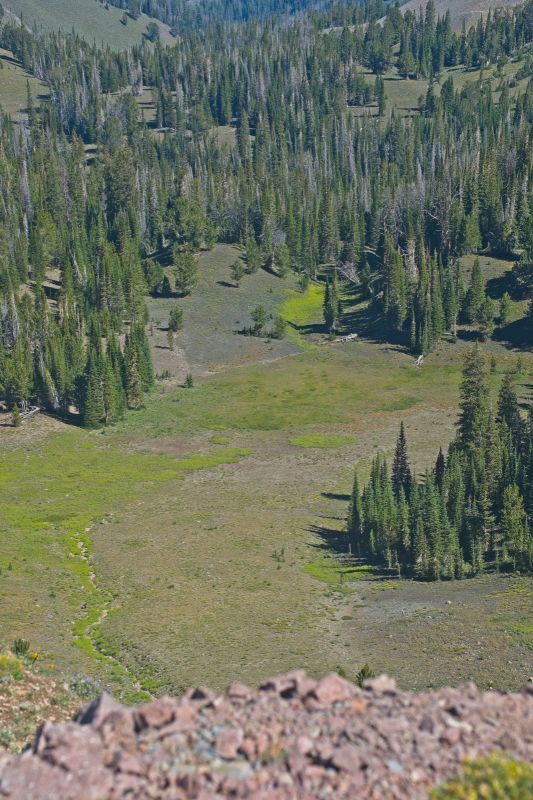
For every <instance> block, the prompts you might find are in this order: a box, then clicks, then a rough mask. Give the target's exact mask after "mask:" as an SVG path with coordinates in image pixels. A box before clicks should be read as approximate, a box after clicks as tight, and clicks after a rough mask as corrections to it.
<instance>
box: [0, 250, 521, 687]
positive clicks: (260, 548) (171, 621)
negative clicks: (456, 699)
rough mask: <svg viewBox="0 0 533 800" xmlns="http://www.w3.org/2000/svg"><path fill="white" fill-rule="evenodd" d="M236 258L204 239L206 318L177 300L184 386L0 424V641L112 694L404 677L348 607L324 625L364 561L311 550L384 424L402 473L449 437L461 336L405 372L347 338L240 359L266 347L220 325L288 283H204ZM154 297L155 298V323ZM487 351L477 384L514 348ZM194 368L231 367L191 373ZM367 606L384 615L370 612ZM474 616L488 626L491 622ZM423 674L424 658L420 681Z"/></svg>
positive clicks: (397, 357)
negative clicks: (97, 410)
mask: <svg viewBox="0 0 533 800" xmlns="http://www.w3.org/2000/svg"><path fill="white" fill-rule="evenodd" d="M238 252H239V251H236V250H235V249H234V248H228V247H221V248H218V249H217V248H215V250H214V251H212V252H211V253H209V254H204V255H203V256H202V266H201V270H202V276H201V280H202V282H203V289H202V291H205V292H206V294H207V295H208V296H209V297H210V306H209V310H208V311H206V307H205V306H204V307H203V308H202V304H201V303H200V298H197V299H195V298H194V297H193V298H191V299H190V301H187V300H186V301H182V302H183V303H184V304H188V305H185V308H186V313H185V330H184V331H183V332H180V334H179V335H178V337H177V339H178V347H179V349H180V351H183V352H185V353H186V354H187V358H188V359H189V363H188V364H187V365H186V368H187V369H191V370H192V371H193V372H195V378H196V380H195V388H194V389H192V390H186V389H183V388H179V387H177V386H176V385H172V383H171V382H165V383H162V384H160V385H159V387H158V389H157V390H156V391H155V392H154V393H153V394H152V395H151V396H150V398H148V401H147V403H146V407H145V408H144V409H142V410H140V411H139V412H136V413H131V414H129V415H127V417H126V418H125V420H123V421H122V422H121V423H120V424H118V425H116V426H115V427H114V428H113V429H109V430H107V431H106V432H105V434H104V435H102V434H98V433H96V434H95V433H91V434H85V433H83V432H81V431H77V430H70V431H67V432H63V433H48V434H45V433H43V435H37V434H38V432H39V430H40V428H39V426H40V425H42V424H43V423H44V419H42V420H39V419H37V420H35V425H34V423H32V425H34V428H33V430H35V431H36V435H35V436H34V438H32V437H31V436H30V431H31V430H32V428H31V426H29V425H25V426H23V428H22V429H19V430H8V429H4V430H3V431H2V432H1V434H0V435H2V437H3V438H4V441H5V443H6V448H5V450H4V454H3V456H2V458H1V460H0V492H1V494H2V499H3V500H4V498H5V508H6V513H7V517H6V519H7V533H8V534H9V535H8V536H7V537H6V542H7V546H6V547H5V548H4V549H3V551H2V556H1V559H0V568H1V569H2V574H1V575H0V600H1V603H2V608H1V609H0V622H1V624H2V627H3V629H4V630H6V631H8V641H9V640H11V639H12V638H15V636H24V638H27V639H29V640H30V641H32V642H36V644H37V646H39V647H43V648H46V649H47V650H50V651H51V652H52V653H53V654H54V656H53V657H54V661H56V662H57V663H58V664H60V665H61V667H63V668H64V669H66V670H67V671H69V670H70V671H84V672H93V673H97V674H98V675H101V676H102V677H103V679H104V680H105V681H106V682H109V683H110V684H111V685H112V686H113V688H114V689H115V691H117V692H118V693H122V694H126V695H127V696H129V697H130V698H132V694H131V691H130V690H131V685H132V683H133V681H134V679H138V680H139V681H140V684H141V686H142V687H143V688H144V689H147V690H149V691H152V692H160V691H179V690H180V689H182V688H184V687H185V686H188V685H190V684H193V683H208V684H211V685H213V686H214V687H215V688H221V687H222V686H224V684H226V683H227V682H228V681H230V680H231V679H235V678H241V679H243V680H246V681H248V682H250V683H256V682H258V681H260V680H261V679H262V678H264V677H265V676H267V675H268V674H272V673H274V672H278V671H280V670H285V669H289V668H292V667H295V666H301V667H305V668H306V669H308V670H309V671H310V672H312V673H314V674H318V673H323V672H325V671H327V670H329V669H332V668H335V667H336V666H337V665H341V666H343V667H345V668H347V673H348V674H349V675H351V672H350V665H352V664H353V665H357V664H359V665H360V663H362V662H363V661H365V660H367V661H368V662H369V663H370V664H371V665H372V666H373V667H374V668H378V667H379V668H380V669H381V668H384V669H389V671H391V672H393V673H394V674H397V675H398V677H399V678H400V679H401V680H402V681H403V683H404V684H406V685H409V683H408V681H409V680H410V678H409V673H408V671H407V670H406V667H405V664H406V660H405V661H404V659H403V657H402V658H398V659H396V658H395V657H394V658H393V657H392V656H391V654H390V653H389V651H388V650H387V649H386V650H385V651H383V652H381V651H380V650H379V648H376V646H375V645H374V644H373V643H370V642H369V639H368V638H367V634H368V632H369V631H372V630H374V631H375V628H376V626H375V622H374V621H373V617H372V616H370V617H369V619H368V620H366V621H363V623H364V624H363V626H362V630H363V631H364V632H365V635H364V636H363V638H356V637H355V636H354V631H353V627H350V626H349V625H347V624H344V623H348V622H350V620H349V619H348V618H349V617H352V618H353V620H352V622H353V626H357V631H359V627H358V626H359V623H360V620H361V617H360V614H361V613H362V611H361V607H360V605H359V606H356V607H355V608H352V607H350V608H348V609H344V610H345V611H346V612H347V613H345V614H343V616H344V617H345V619H344V620H343V621H342V623H341V619H342V617H340V616H339V613H338V612H339V611H341V609H336V608H333V610H331V608H330V606H331V605H332V604H333V605H335V604H337V605H338V603H340V602H344V601H345V600H346V598H347V596H348V595H349V594H353V591H354V588H353V587H351V586H350V584H351V583H353V582H354V581H355V579H357V581H358V586H361V587H363V586H364V581H362V580H360V578H362V577H363V575H364V569H362V568H357V570H356V572H348V573H345V572H344V569H345V567H344V566H343V565H342V563H337V562H335V561H333V560H331V561H329V560H327V559H325V555H326V554H327V553H329V552H331V551H332V549H334V548H336V549H337V550H338V548H339V540H340V538H342V537H340V536H339V531H340V530H341V529H342V527H343V524H344V518H345V515H346V507H347V501H348V499H349V491H350V488H351V481H352V476H353V466H354V461H357V463H358V467H359V469H360V475H361V479H362V480H363V479H364V477H365V475H366V473H367V470H368V466H369V464H370V461H371V459H372V457H373V456H374V455H375V453H376V452H377V451H378V450H383V451H385V452H387V453H388V454H390V453H391V450H392V448H393V446H394V442H395V440H396V436H397V433H398V427H399V422H400V419H404V420H405V424H406V429H407V436H408V441H409V445H410V452H411V456H412V463H413V466H414V467H415V469H416V470H417V471H418V472H423V470H424V469H425V468H426V467H427V466H429V465H431V464H432V463H433V461H434V458H435V455H436V453H437V451H438V447H439V445H443V446H446V444H447V442H448V441H449V440H450V438H451V437H452V436H453V433H454V423H455V415H456V403H457V391H458V384H459V380H460V365H461V354H462V345H461V344H458V345H457V346H449V345H443V347H442V348H441V349H440V350H439V351H438V352H436V353H434V354H432V355H431V356H429V357H428V358H427V359H426V363H425V364H424V367H423V368H422V369H419V370H417V369H415V368H414V366H413V359H412V358H411V357H409V356H407V355H405V354H404V353H402V352H401V351H400V350H399V349H397V348H395V347H391V346H387V345H378V344H375V343H371V342H367V341H364V340H363V339H360V340H358V341H357V342H351V343H349V344H337V345H334V346H331V347H320V348H315V349H314V350H312V351H306V352H304V353H300V354H298V355H294V357H291V358H283V359H280V358H278V360H276V361H274V362H272V363H260V364H257V363H255V364H250V363H249V361H250V360H252V359H259V360H260V361H266V360H267V359H268V358H269V357H272V358H274V357H278V356H279V355H280V354H282V353H283V352H284V351H283V350H273V351H272V350H269V349H268V348H269V347H270V345H269V343H267V342H264V341H261V340H259V341H258V340H255V339H253V338H252V337H242V336H239V335H238V334H236V333H234V331H233V330H232V322H231V321H232V320H235V317H237V320H240V321H241V323H242V322H243V321H245V319H246V318H245V313H246V309H247V308H248V304H249V302H251V301H252V299H253V301H254V303H253V304H254V305H256V304H257V302H258V299H257V298H258V295H256V294H255V292H256V290H257V289H259V288H260V289H261V295H260V296H261V298H262V297H266V298H267V300H269V301H270V303H271V306H270V308H271V312H270V313H272V314H274V313H275V311H276V303H277V304H281V303H283V302H284V301H287V300H289V301H292V300H294V299H295V297H296V293H295V295H294V296H293V297H291V296H289V297H287V293H286V291H285V289H286V287H285V285H284V283H283V282H282V281H280V280H279V279H278V278H276V277H275V276H272V275H269V274H268V273H262V272H261V273H257V274H256V275H251V276H246V278H245V279H244V281H243V287H242V290H241V289H235V288H233V287H231V286H228V285H221V283H220V281H223V280H224V279H225V278H226V277H227V275H228V272H229V266H230V264H231V263H232V261H233V260H234V259H235V257H236V255H238ZM270 289H272V292H270V291H269V290H270ZM302 297H305V296H303V295H300V294H298V296H297V301H298V303H301V298H302ZM159 302H160V301H153V303H154V305H153V306H152V308H153V309H155V308H156V304H157V303H159ZM172 302H174V301H169V303H172ZM196 304H197V305H196ZM306 304H307V300H304V306H305V305H306ZM318 305H320V306H321V303H320V304H316V305H315V308H317V307H318ZM278 307H279V306H278ZM168 308H169V305H167V304H166V302H165V303H163V301H161V305H160V306H159V309H160V313H161V324H162V327H163V324H164V318H163V315H164V313H168ZM300 310H301V309H300ZM298 313H299V312H298ZM237 315H238V316H237ZM206 318H209V321H210V325H211V321H213V326H214V329H215V332H214V333H213V336H211V327H209V329H208V330H207V332H206V329H205V325H206V322H205V321H206ZM296 318H299V319H302V318H304V319H305V315H304V314H303V313H302V316H299V317H298V314H297V315H296ZM307 319H309V317H307ZM154 339H155V341H153V344H154V348H156V347H157V342H158V340H157V338H156V337H155V336H154ZM206 340H207V341H206ZM235 342H237V343H238V345H237V346H238V349H234V348H235ZM241 343H242V344H241ZM284 346H287V347H288V349H287V350H286V351H285V353H296V352H297V350H296V348H295V347H294V345H290V347H289V346H288V345H287V343H285V344H284ZM490 346H491V347H494V348H495V349H494V352H495V354H496V357H497V369H498V375H496V376H493V378H492V379H491V380H492V384H493V389H495V388H496V385H497V381H498V380H499V376H500V375H501V372H502V371H503V369H505V368H508V367H509V366H512V364H513V363H514V362H515V360H516V355H515V354H513V353H507V352H506V351H505V350H504V348H503V347H502V346H501V345H497V344H492V345H490ZM217 347H218V348H219V349H218V350H216V348H217ZM213 350H216V352H212V351H213ZM207 359H209V361H207ZM523 359H524V366H525V370H526V373H525V374H524V378H523V379H522V383H521V385H520V391H521V394H522V395H523V394H524V393H527V392H528V391H529V388H528V379H527V377H526V374H527V371H528V370H530V369H531V367H532V366H533V360H532V359H531V357H530V356H529V355H528V354H524V355H523ZM208 364H211V365H212V366H213V368H214V367H218V368H220V367H221V365H225V364H226V365H227V364H229V365H230V366H232V367H234V368H232V369H226V370H224V371H220V372H218V373H217V374H211V375H206V373H207V369H206V366H207V365H208ZM202 374H203V376H204V377H202ZM317 434H318V435H319V437H320V438H319V439H318V440H317V439H316V438H315V437H316V435H317ZM300 437H303V438H300ZM335 437H342V441H343V443H344V442H345V443H346V445H347V446H346V447H344V446H340V439H338V438H335ZM290 440H299V441H300V442H304V443H305V444H306V445H308V444H309V443H313V444H316V443H317V441H319V442H321V443H322V444H323V443H325V442H327V443H328V444H331V442H332V441H334V442H335V443H336V444H337V445H339V446H335V447H323V446H322V447H315V446H313V447H309V446H303V447H302V446H296V447H295V446H294V445H292V444H290ZM17 443H18V444H17ZM348 444H350V446H348ZM248 454H249V455H248ZM95 523H96V524H95ZM86 528H89V529H90V530H88V531H87V530H86ZM84 553H85V554H86V556H87V557H88V558H90V561H85V560H84V558H83V554H84ZM348 569H350V568H348ZM339 570H341V572H339ZM91 571H94V573H95V576H96V577H95V579H94V580H93V579H92V577H91ZM341 577H342V581H343V586H344V581H345V580H346V586H344V588H343V589H342V590H340V589H339V587H340V585H341ZM317 579H318V580H317ZM468 583H469V585H473V583H472V582H468ZM432 590H435V591H437V590H436V589H435V587H432ZM361 591H364V589H361ZM357 592H359V589H357ZM371 594H372V596H379V597H383V598H385V597H387V596H388V594H393V595H394V597H395V601H394V602H395V604H396V606H394V605H393V609H394V608H397V607H398V605H399V604H401V603H403V597H404V596H405V589H404V588H403V587H402V588H401V589H398V588H396V589H395V591H394V592H390V593H389V592H388V590H387V588H384V589H383V591H381V592H372V593H371ZM339 598H340V599H339ZM352 599H353V598H352ZM325 601H327V603H328V607H325V606H324V605H323V603H324V602H325ZM480 608H481V609H482V608H483V606H482V604H481V606H480ZM104 612H108V613H107V615H106V616H104ZM506 614H507V618H508V619H509V625H511V624H513V623H516V622H517V619H518V621H519V622H520V621H521V619H523V617H521V618H518V617H517V616H516V609H515V607H514V606H513V607H512V608H511V609H509V610H508V611H506ZM387 615H388V616H386V617H385V620H388V618H389V616H391V615H392V616H391V618H394V613H393V612H391V611H390V609H388V610H387ZM476 615H477V616H475V620H477V621H476V622H475V624H474V623H473V624H472V631H475V632H476V633H479V630H480V628H481V624H482V623H481V619H482V610H479V611H476ZM417 619H418V618H417ZM380 624H381V623H380ZM386 624H388V622H387V623H386ZM417 624H418V623H417ZM486 624H488V625H489V626H490V629H491V631H492V630H493V629H494V630H497V631H498V632H499V633H501V626H499V624H497V623H492V622H490V623H487V622H486V620H485V619H483V625H486ZM394 630H395V629H394V628H393V627H391V630H390V634H392V635H393V638H394V636H395V633H394ZM399 630H404V629H403V628H402V627H401V626H400V627H399ZM421 630H422V628H421ZM390 634H387V635H390ZM368 635H370V634H368ZM474 635H475V633H474V632H472V636H474ZM509 637H510V640H512V641H513V642H515V641H517V638H518V637H517V634H511V633H510V634H509ZM495 638H496V637H494V638H491V639H490V646H491V647H493V649H494V652H495V653H497V652H498V651H497V648H494V641H495ZM413 641H414V642H415V645H413V647H414V650H411V649H410V650H409V653H408V655H409V657H410V658H411V659H412V658H419V657H420V658H421V660H422V661H424V663H425V664H426V666H427V664H429V666H430V668H431V669H433V666H434V665H435V663H436V662H437V660H439V662H440V659H441V656H442V652H441V651H439V650H438V647H437V645H436V644H435V643H434V651H433V652H432V653H431V654H429V655H428V656H427V659H426V656H425V655H424V656H423V657H422V656H421V655H420V653H421V652H422V651H423V649H424V648H425V646H426V644H425V639H424V637H423V636H420V637H417V636H415V637H414V639H413ZM395 645H396V641H395ZM482 650H483V652H485V650H484V649H483V648H482ZM506 652H507V651H506ZM101 653H104V654H105V656H106V657H105V658H103V659H102V658H101V657H100V656H101ZM413 653H414V655H413ZM387 659H389V660H388V661H387ZM405 659H407V652H406V655H405ZM431 659H433V660H431ZM453 664H454V666H455V668H458V662H457V661H454V662H453ZM432 665H433V666H432ZM468 668H470V667H468ZM439 670H440V671H439ZM498 670H499V671H497V674H498V677H499V679H501V680H502V685H503V675H504V671H503V670H502V669H500V667H499V666H498ZM430 671H431V670H430ZM424 674H425V673H422V674H421V676H420V677H419V678H417V680H418V681H419V685H420V684H421V685H425V684H423V680H424ZM443 674H444V673H443V672H442V668H441V667H439V669H434V670H433V673H432V677H431V680H437V678H438V676H440V675H443ZM457 674H458V675H459V674H460V675H461V676H462V677H468V674H467V675H465V673H464V672H460V670H459V671H458V672H457ZM486 674H487V673H486V672H485V673H483V675H484V676H485V677H486ZM516 674H517V670H513V671H512V674H511V677H510V678H509V681H508V683H511V682H512V681H516ZM434 675H437V678H435V677H434ZM446 677H447V676H446Z"/></svg>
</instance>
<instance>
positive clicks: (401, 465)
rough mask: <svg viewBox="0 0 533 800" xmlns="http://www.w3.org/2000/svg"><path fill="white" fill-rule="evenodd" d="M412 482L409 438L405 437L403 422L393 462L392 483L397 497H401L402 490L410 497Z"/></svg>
mask: <svg viewBox="0 0 533 800" xmlns="http://www.w3.org/2000/svg"><path fill="white" fill-rule="evenodd" d="M411 482H412V476H411V469H410V466H409V457H408V455H407V440H406V437H405V428H404V424H403V422H402V423H401V424H400V433H399V436H398V439H397V441H396V449H395V451H394V460H393V462H392V485H393V487H394V492H395V495H396V498H399V496H400V492H402V491H403V493H404V494H405V497H406V498H407V499H409V495H410V492H411Z"/></svg>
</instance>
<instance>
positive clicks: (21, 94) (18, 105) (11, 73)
mask: <svg viewBox="0 0 533 800" xmlns="http://www.w3.org/2000/svg"><path fill="white" fill-rule="evenodd" d="M28 83H29V85H30V92H31V94H32V99H33V102H34V103H35V105H38V104H39V98H40V97H42V96H47V95H48V88H47V86H46V85H45V84H44V83H42V82H41V81H38V80H37V79H36V78H34V77H33V76H32V75H30V74H29V73H28V72H26V70H25V69H24V68H23V67H22V65H21V64H20V62H19V61H17V60H16V59H15V58H14V56H13V54H12V53H10V52H9V51H8V50H3V49H2V48H0V106H1V107H2V108H3V109H4V111H6V112H7V113H8V114H9V115H10V116H12V117H14V118H16V117H17V116H19V115H20V114H22V113H24V111H25V109H26V105H27V99H28Z"/></svg>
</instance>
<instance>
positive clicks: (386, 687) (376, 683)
mask: <svg viewBox="0 0 533 800" xmlns="http://www.w3.org/2000/svg"><path fill="white" fill-rule="evenodd" d="M363 685H364V688H365V689H370V691H371V692H378V693H383V694H396V692H397V691H398V688H397V686H396V681H395V680H394V678H389V676H388V675H379V676H378V677H377V678H369V679H368V680H366V681H365V682H364V684H363Z"/></svg>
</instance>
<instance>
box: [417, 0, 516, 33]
mask: <svg viewBox="0 0 533 800" xmlns="http://www.w3.org/2000/svg"><path fill="white" fill-rule="evenodd" d="M426 5H427V0H408V2H407V3H405V5H402V11H418V9H420V8H425V7H426ZM517 5H519V0H435V10H436V13H437V15H438V16H443V15H444V14H445V13H446V11H449V12H450V15H451V18H452V25H453V27H454V28H455V29H457V28H460V27H461V25H462V24H463V22H465V24H466V27H467V28H468V27H470V25H473V24H475V23H476V21H477V20H478V19H479V17H481V16H484V15H486V14H487V12H488V11H489V10H490V9H494V8H510V7H511V6H517Z"/></svg>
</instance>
